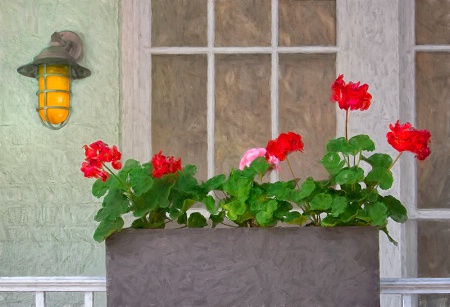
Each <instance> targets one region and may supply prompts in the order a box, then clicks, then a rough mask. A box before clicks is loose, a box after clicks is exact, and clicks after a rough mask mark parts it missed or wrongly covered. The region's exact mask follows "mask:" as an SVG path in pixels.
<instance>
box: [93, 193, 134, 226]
mask: <svg viewBox="0 0 450 307" xmlns="http://www.w3.org/2000/svg"><path fill="white" fill-rule="evenodd" d="M129 211H130V207H129V201H128V199H127V198H126V197H125V195H123V192H122V191H121V190H119V189H118V188H111V189H110V190H109V192H108V194H107V195H106V196H105V198H104V199H103V203H102V208H101V209H100V210H99V211H98V212H97V214H96V215H95V217H94V219H95V220H96V221H97V222H101V221H104V220H110V221H114V220H116V219H117V218H118V217H120V216H121V215H122V214H125V213H127V212H129Z"/></svg>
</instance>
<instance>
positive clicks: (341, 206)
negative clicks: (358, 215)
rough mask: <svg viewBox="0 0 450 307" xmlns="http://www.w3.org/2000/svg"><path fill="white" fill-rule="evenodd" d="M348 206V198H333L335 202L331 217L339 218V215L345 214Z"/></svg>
mask: <svg viewBox="0 0 450 307" xmlns="http://www.w3.org/2000/svg"><path fill="white" fill-rule="evenodd" d="M347 204H348V202H347V198H345V197H343V196H335V197H333V202H332V205H331V216H333V217H338V216H339V215H341V214H342V213H344V212H345V210H346V208H347Z"/></svg>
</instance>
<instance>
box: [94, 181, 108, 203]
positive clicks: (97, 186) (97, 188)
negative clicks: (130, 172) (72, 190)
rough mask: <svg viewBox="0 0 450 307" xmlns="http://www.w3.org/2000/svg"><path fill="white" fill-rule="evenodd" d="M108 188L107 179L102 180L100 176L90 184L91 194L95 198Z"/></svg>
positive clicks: (103, 193)
mask: <svg viewBox="0 0 450 307" xmlns="http://www.w3.org/2000/svg"><path fill="white" fill-rule="evenodd" d="M108 189H109V179H108V180H106V182H103V181H102V180H101V179H100V178H98V179H97V180H96V181H95V182H94V184H93V185H92V195H94V196H95V197H97V198H100V197H102V196H103V195H105V193H106V192H107V191H108Z"/></svg>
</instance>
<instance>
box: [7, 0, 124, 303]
mask: <svg viewBox="0 0 450 307" xmlns="http://www.w3.org/2000/svg"><path fill="white" fill-rule="evenodd" d="M119 27H120V25H119V0H95V1H94V0H76V1H74V0H1V1H0V149H1V154H0V276H57V275H65V276H70V275H104V270H105V269H104V245H103V244H99V243H96V242H94V240H93V239H92V233H93V230H94V229H95V227H96V223H95V222H94V221H93V216H94V215H95V213H96V210H97V209H98V208H99V203H98V201H97V200H95V199H94V198H93V197H92V196H91V195H90V188H91V184H92V183H93V179H87V178H84V177H83V175H82V173H81V172H80V170H79V169H80V165H81V162H82V161H83V159H84V152H83V148H82V146H83V145H84V144H86V143H91V142H93V141H96V140H97V139H102V140H104V141H105V142H107V143H109V144H118V141H119V98H120V90H119V88H120V83H119V73H120V68H119ZM64 30H69V31H74V32H76V33H77V34H79V35H80V37H81V38H82V40H83V43H84V58H83V59H82V61H81V62H80V64H81V65H83V66H85V67H87V68H89V69H90V70H91V71H92V76H91V77H89V78H86V79H82V80H75V81H74V82H73V83H72V92H73V98H72V107H73V113H72V116H71V118H70V121H69V123H68V124H67V126H65V127H64V128H62V129H61V130H58V131H53V130H50V129H48V128H46V127H44V126H43V125H42V124H41V123H40V120H39V118H38V115H37V113H36V111H35V105H36V95H35V92H36V90H37V81H36V80H35V79H32V78H27V77H24V76H22V75H19V74H18V73H17V72H16V69H17V67H19V66H21V65H23V64H26V63H28V62H30V61H32V59H33V57H34V56H36V55H37V54H38V53H39V52H40V51H41V50H42V49H43V48H45V47H47V46H48V43H49V41H50V36H51V34H52V33H53V32H55V31H64ZM3 304H6V305H3ZM0 306H22V305H20V304H18V305H16V304H13V302H10V304H8V302H7V301H6V298H5V295H4V294H2V293H0ZM26 306H28V305H26ZM69 306H72V305H69Z"/></svg>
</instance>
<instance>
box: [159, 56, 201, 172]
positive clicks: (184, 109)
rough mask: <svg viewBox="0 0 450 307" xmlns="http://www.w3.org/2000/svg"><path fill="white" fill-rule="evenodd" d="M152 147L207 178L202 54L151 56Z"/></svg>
mask: <svg viewBox="0 0 450 307" xmlns="http://www.w3.org/2000/svg"><path fill="white" fill-rule="evenodd" d="M152 83H153V84H152V85H153V90H152V148H153V152H154V153H157V152H158V151H159V150H162V151H163V153H164V154H165V155H170V156H175V157H182V163H183V165H186V164H195V165H197V167H198V172H197V174H198V178H199V179H202V180H205V179H206V178H207V164H206V163H205V161H206V154H207V148H208V146H207V128H206V110H207V107H206V56H204V55H158V56H153V57H152Z"/></svg>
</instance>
